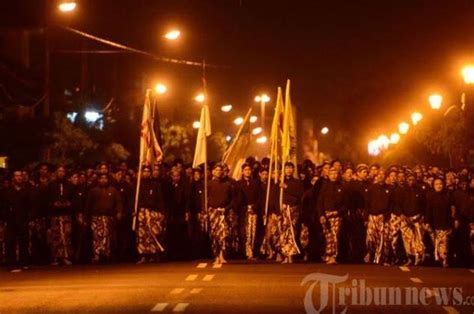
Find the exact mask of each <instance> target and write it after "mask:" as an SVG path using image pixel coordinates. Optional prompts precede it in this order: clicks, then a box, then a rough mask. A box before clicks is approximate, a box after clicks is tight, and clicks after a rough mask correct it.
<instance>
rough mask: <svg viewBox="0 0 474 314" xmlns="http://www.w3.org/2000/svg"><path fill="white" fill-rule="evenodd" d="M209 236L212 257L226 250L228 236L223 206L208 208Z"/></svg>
mask: <svg viewBox="0 0 474 314" xmlns="http://www.w3.org/2000/svg"><path fill="white" fill-rule="evenodd" d="M209 219H210V227H211V228H210V236H211V246H212V253H213V254H214V257H218V256H219V255H220V254H225V252H226V239H227V236H228V230H227V223H226V219H225V209H224V208H212V207H210V208H209Z"/></svg>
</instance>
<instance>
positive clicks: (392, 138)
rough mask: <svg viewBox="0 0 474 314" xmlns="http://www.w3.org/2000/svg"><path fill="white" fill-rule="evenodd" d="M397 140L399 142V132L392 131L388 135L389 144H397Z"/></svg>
mask: <svg viewBox="0 0 474 314" xmlns="http://www.w3.org/2000/svg"><path fill="white" fill-rule="evenodd" d="M398 142H400V134H398V133H392V135H390V144H397V143H398Z"/></svg>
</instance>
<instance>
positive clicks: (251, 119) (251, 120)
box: [250, 116, 258, 123]
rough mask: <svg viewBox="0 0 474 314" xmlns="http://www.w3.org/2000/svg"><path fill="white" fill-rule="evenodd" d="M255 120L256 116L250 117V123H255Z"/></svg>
mask: <svg viewBox="0 0 474 314" xmlns="http://www.w3.org/2000/svg"><path fill="white" fill-rule="evenodd" d="M257 120H258V118H257V116H251V117H250V123H255V122H257Z"/></svg>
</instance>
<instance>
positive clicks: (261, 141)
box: [257, 136, 268, 144]
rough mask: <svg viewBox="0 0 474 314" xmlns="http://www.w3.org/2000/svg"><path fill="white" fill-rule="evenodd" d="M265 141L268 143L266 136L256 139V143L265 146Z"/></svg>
mask: <svg viewBox="0 0 474 314" xmlns="http://www.w3.org/2000/svg"><path fill="white" fill-rule="evenodd" d="M267 141H268V139H267V137H266V136H260V137H259V138H257V143H258V144H265V143H266V142H267Z"/></svg>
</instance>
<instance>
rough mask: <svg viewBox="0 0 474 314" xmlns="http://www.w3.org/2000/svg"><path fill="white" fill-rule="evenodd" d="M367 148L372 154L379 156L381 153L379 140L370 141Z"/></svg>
mask: <svg viewBox="0 0 474 314" xmlns="http://www.w3.org/2000/svg"><path fill="white" fill-rule="evenodd" d="M367 150H368V152H369V155H370V156H378V155H379V154H380V147H379V143H378V141H377V140H373V141H370V142H369V145H368V147H367Z"/></svg>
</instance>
